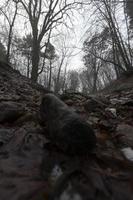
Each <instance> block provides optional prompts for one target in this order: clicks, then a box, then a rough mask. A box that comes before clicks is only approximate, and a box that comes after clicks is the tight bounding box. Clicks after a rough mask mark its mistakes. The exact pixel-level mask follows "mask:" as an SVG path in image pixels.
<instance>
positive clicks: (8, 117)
mask: <svg viewBox="0 0 133 200" xmlns="http://www.w3.org/2000/svg"><path fill="white" fill-rule="evenodd" d="M23 114H24V108H23V107H22V106H21V104H18V103H15V102H2V103H0V123H5V122H6V123H11V122H14V121H15V120H17V119H18V118H19V117H20V116H21V115H23Z"/></svg>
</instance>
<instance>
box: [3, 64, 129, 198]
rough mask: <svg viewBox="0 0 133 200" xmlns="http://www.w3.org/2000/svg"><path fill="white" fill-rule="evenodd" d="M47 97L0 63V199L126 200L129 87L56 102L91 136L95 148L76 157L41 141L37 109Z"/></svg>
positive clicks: (43, 131) (65, 95)
mask: <svg viewBox="0 0 133 200" xmlns="http://www.w3.org/2000/svg"><path fill="white" fill-rule="evenodd" d="M47 92H48V91H46V90H45V89H44V88H43V87H42V86H39V85H38V84H33V83H32V82H31V81H30V80H29V79H27V78H25V77H24V76H22V75H20V73H19V72H17V71H15V70H13V69H12V68H11V67H10V66H8V65H6V64H4V63H1V62H0V199H1V200H9V199H10V200H21V199H24V200H46V199H61V200H65V199H73V200H76V199H83V200H89V199H90V200H112V199H113V200H132V197H133V155H132V148H133V89H132V87H131V88H129V89H128V90H123V89H122V90H121V92H120V91H119V92H118V91H115V92H112V93H111V94H107V92H106V94H104V95H99V96H84V95H82V94H64V95H62V96H61V99H62V100H63V101H64V102H65V103H66V104H68V105H69V106H70V107H72V108H73V109H74V110H75V112H77V113H79V115H81V116H82V117H83V118H84V119H85V120H86V121H87V122H88V123H89V124H91V126H92V127H93V129H94V130H95V134H96V137H97V148H96V149H95V151H94V152H93V153H90V154H88V155H86V156H82V157H81V156H78V155H77V156H70V155H68V154H67V152H65V153H63V152H62V151H61V150H59V149H58V148H57V147H56V146H54V145H53V144H52V142H51V141H48V140H47V139H46V138H45V135H46V130H45V127H44V126H42V124H41V120H40V115H39V114H40V111H39V109H40V108H39V106H40V102H41V97H42V95H43V94H45V93H47Z"/></svg>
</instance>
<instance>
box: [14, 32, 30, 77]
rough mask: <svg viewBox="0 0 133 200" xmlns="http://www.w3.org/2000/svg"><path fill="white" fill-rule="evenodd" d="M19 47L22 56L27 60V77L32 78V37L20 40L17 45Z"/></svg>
mask: <svg viewBox="0 0 133 200" xmlns="http://www.w3.org/2000/svg"><path fill="white" fill-rule="evenodd" d="M16 45H17V47H18V48H19V50H20V51H21V54H22V56H24V57H25V58H26V60H27V65H26V67H27V77H28V78H29V77H30V65H31V58H32V35H31V34H28V35H26V36H24V37H23V38H22V39H19V40H18V41H17V43H16Z"/></svg>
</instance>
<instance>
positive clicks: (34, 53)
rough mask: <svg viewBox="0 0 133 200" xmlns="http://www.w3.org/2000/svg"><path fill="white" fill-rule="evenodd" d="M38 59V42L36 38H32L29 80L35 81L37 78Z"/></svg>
mask: <svg viewBox="0 0 133 200" xmlns="http://www.w3.org/2000/svg"><path fill="white" fill-rule="evenodd" d="M39 60H40V44H38V41H37V40H35V39H34V40H33V47H32V70H31V80H32V81H33V82H37V79H38V66H39Z"/></svg>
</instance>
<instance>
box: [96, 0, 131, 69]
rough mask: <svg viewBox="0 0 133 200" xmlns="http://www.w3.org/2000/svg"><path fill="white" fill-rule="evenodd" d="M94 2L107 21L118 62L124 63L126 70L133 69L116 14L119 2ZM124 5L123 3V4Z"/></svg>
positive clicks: (101, 0) (103, 0)
mask: <svg viewBox="0 0 133 200" xmlns="http://www.w3.org/2000/svg"><path fill="white" fill-rule="evenodd" d="M93 4H94V5H95V6H96V8H97V10H98V11H99V13H100V15H101V16H102V19H103V20H104V21H105V22H106V25H107V26H108V27H109V29H110V33H111V36H112V41H113V42H112V43H113V45H114V46H113V48H114V52H115V55H116V56H115V60H116V61H117V64H118V63H119V62H120V64H121V65H124V67H123V69H124V70H131V69H132V57H131V56H130V52H129V48H127V45H126V42H125V41H124V39H123V37H122V33H121V31H120V29H119V25H118V21H117V19H116V15H115V7H116V5H117V2H115V1H108V0H100V1H93ZM122 6H123V5H122Z"/></svg>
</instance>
